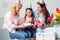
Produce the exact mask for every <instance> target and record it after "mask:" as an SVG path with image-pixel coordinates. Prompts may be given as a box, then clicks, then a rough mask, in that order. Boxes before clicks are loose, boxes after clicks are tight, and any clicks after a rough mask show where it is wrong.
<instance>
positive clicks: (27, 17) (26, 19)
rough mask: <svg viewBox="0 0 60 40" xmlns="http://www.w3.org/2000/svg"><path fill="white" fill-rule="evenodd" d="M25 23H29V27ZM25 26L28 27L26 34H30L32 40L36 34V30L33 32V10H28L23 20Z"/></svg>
mask: <svg viewBox="0 0 60 40" xmlns="http://www.w3.org/2000/svg"><path fill="white" fill-rule="evenodd" d="M25 23H27V24H28V25H25ZM23 24H24V25H25V26H26V28H25V32H27V33H28V37H29V38H30V37H31V36H33V34H35V30H33V24H34V15H33V10H32V9H31V8H26V14H25V17H24V18H23ZM29 24H30V25H29Z"/></svg>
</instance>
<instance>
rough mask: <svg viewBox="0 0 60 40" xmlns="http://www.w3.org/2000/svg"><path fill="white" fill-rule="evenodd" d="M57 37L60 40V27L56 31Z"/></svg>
mask: <svg viewBox="0 0 60 40" xmlns="http://www.w3.org/2000/svg"><path fill="white" fill-rule="evenodd" d="M56 37H57V38H60V26H58V27H57V29H56Z"/></svg>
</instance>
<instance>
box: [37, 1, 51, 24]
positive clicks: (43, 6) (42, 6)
mask: <svg viewBox="0 0 60 40" xmlns="http://www.w3.org/2000/svg"><path fill="white" fill-rule="evenodd" d="M37 4H39V5H40V6H41V8H43V13H44V16H45V24H47V23H50V22H48V20H47V19H48V17H49V16H50V13H49V12H48V10H47V8H46V4H45V3H43V4H41V3H39V2H37Z"/></svg>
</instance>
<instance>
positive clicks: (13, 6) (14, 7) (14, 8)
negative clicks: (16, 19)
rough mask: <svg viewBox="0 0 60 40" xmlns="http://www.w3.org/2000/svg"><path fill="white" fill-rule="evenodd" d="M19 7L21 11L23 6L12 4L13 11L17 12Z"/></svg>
mask: <svg viewBox="0 0 60 40" xmlns="http://www.w3.org/2000/svg"><path fill="white" fill-rule="evenodd" d="M17 7H19V8H20V9H21V8H22V4H18V3H14V4H12V6H11V11H15V10H16V8H17Z"/></svg>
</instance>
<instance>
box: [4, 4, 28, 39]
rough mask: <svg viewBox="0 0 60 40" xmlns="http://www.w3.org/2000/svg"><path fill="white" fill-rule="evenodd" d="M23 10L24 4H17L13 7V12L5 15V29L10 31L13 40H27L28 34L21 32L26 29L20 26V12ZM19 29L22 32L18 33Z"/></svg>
mask: <svg viewBox="0 0 60 40" xmlns="http://www.w3.org/2000/svg"><path fill="white" fill-rule="evenodd" d="M21 8H22V4H18V3H15V4H13V5H12V7H11V10H10V11H9V12H8V13H7V14H6V15H5V19H4V24H3V28H6V29H8V31H9V35H10V38H12V39H20V40H21V39H23V40H25V38H26V36H27V34H26V32H24V31H22V30H21V29H22V28H24V26H23V25H21V24H20V16H19V11H20V10H21ZM18 28H19V29H20V31H16V29H18Z"/></svg>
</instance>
